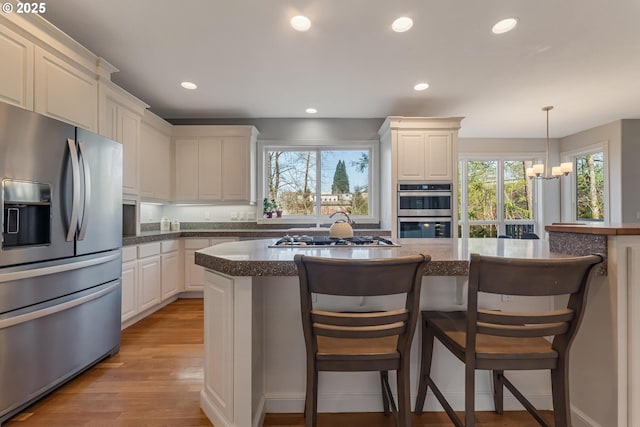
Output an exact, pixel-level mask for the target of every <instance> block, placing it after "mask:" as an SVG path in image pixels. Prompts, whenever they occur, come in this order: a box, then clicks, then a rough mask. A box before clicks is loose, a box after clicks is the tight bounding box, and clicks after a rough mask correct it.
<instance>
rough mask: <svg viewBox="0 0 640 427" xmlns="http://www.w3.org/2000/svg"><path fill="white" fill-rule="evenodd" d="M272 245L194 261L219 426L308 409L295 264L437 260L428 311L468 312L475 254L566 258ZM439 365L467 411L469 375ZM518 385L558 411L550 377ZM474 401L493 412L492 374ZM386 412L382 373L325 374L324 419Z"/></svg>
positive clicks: (204, 403)
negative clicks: (201, 285) (300, 259)
mask: <svg viewBox="0 0 640 427" xmlns="http://www.w3.org/2000/svg"><path fill="white" fill-rule="evenodd" d="M273 243H274V240H273V239H265V240H253V241H241V242H233V243H223V244H220V245H216V246H215V247H211V248H208V249H204V250H201V251H198V252H197V253H196V257H195V262H196V264H199V265H201V266H203V267H205V268H206V269H207V271H206V284H205V291H204V297H205V380H204V381H205V383H204V388H203V391H202V394H201V407H202V409H203V410H204V412H205V413H206V414H207V416H208V417H209V419H210V420H211V421H212V422H213V423H214V424H215V425H216V426H217V427H220V426H238V427H250V426H260V425H262V421H263V418H264V414H265V413H266V412H302V410H303V406H304V390H305V388H304V382H305V356H304V355H305V347H304V341H303V337H302V327H301V321H300V307H299V304H300V303H299V290H298V279H297V272H296V268H295V265H294V262H293V257H294V255H295V254H297V253H302V254H307V255H313V256H323V257H335V258H350V259H371V258H387V257H396V256H404V255H409V254H416V253H424V254H429V255H431V257H432V262H431V263H430V264H429V267H428V270H427V272H426V275H425V278H424V279H423V292H422V296H421V308H423V309H425V308H429V309H434V308H437V309H447V308H451V309H455V308H457V309H460V308H461V307H462V306H463V304H464V295H463V284H464V281H465V277H466V275H467V273H468V266H469V263H468V259H469V254H470V253H474V252H475V253H480V254H483V255H497V256H505V257H514V258H556V257H566V256H567V255H563V254H560V253H555V252H550V251H549V247H548V245H547V243H546V242H545V241H535V240H509V239H459V240H449V239H446V240H445V239H418V240H411V239H401V240H400V241H399V243H400V244H401V245H402V246H400V247H335V246H329V247H319V248H318V247H309V246H307V247H304V246H302V247H282V248H269V247H268V246H269V245H272V244H273ZM322 297H325V298H327V299H322ZM317 298H318V303H319V304H320V305H324V306H326V307H331V308H340V304H341V303H344V299H329V298H328V297H326V296H318V297H317ZM358 303H359V305H360V306H361V307H362V309H363V310H375V309H381V308H385V303H387V304H388V303H389V297H386V299H385V298H382V299H381V298H378V299H376V298H366V299H362V300H361V301H359V302H358ZM518 304H519V301H518V300H517V299H514V300H505V301H502V299H501V298H500V296H499V295H495V296H491V297H490V298H488V299H486V300H484V301H483V305H484V306H485V307H491V308H495V309H509V308H510V307H511V308H512V309H517V308H516V307H518ZM553 305H554V301H553V299H551V298H544V299H540V301H539V302H538V303H536V307H531V306H530V305H529V308H532V309H534V310H540V311H545V310H549V309H552V308H553ZM518 308H519V307H518ZM418 330H419V328H418ZM417 334H419V331H418V332H417ZM417 342H419V336H416V338H415V339H414V345H413V348H412V355H411V360H412V364H411V365H412V366H411V368H412V374H411V378H412V396H411V397H412V400H415V391H416V390H415V389H416V386H417V384H416V383H417V365H418V362H419V349H418V347H419V346H418V345H417V344H416V343H417ZM440 350H441V349H440ZM433 366H434V370H435V371H436V372H440V376H441V377H442V379H441V382H442V381H444V383H443V384H446V386H445V387H444V392H445V394H447V397H449V398H450V399H451V401H452V402H453V404H454V407H458V408H459V407H462V402H463V393H462V391H463V384H464V378H463V377H464V372H463V369H462V368H461V366H460V365H459V363H458V362H457V360H455V359H454V358H452V357H450V356H448V355H446V352H439V350H438V349H436V353H435V355H434V365H433ZM480 375H483V374H480ZM437 376H438V374H436V378H437ZM513 381H514V382H515V383H516V384H517V385H520V386H521V387H523V389H524V391H525V393H527V394H528V395H529V396H530V397H531V399H532V401H533V402H534V404H536V405H537V406H538V407H540V408H543V409H544V408H546V409H549V408H551V396H550V386H549V379H548V375H547V374H546V373H543V372H519V373H517V375H513ZM476 395H477V397H476V402H477V403H476V408H477V409H478V410H492V409H493V400H492V390H491V386H490V381H489V376H488V373H487V375H486V376H482V377H481V378H479V379H478V381H477V386H476ZM505 397H507V396H506V395H505ZM509 397H510V396H509ZM509 397H507V398H506V399H505V408H506V409H510V408H511V409H518V406H517V405H516V404H515V403H514V400H513V398H511V399H510V398H509ZM381 408H382V405H381V399H380V390H379V384H378V379H377V376H376V375H375V374H371V373H355V374H343V373H323V374H322V375H321V378H320V388H319V410H320V412H356V411H381ZM425 409H426V410H441V409H440V408H439V407H438V406H437V405H436V404H435V402H434V399H433V396H431V395H428V396H427V403H426V406H425Z"/></svg>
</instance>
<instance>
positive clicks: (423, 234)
mask: <svg viewBox="0 0 640 427" xmlns="http://www.w3.org/2000/svg"><path fill="white" fill-rule="evenodd" d="M451 197H452V192H451V183H437V184H436V183H411V184H398V237H401V238H449V237H451V224H452V221H451V219H452V215H453V209H452V200H451Z"/></svg>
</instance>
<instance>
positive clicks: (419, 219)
mask: <svg viewBox="0 0 640 427" xmlns="http://www.w3.org/2000/svg"><path fill="white" fill-rule="evenodd" d="M398 222H451V218H450V217H436V216H430V217H417V216H411V217H400V218H398Z"/></svg>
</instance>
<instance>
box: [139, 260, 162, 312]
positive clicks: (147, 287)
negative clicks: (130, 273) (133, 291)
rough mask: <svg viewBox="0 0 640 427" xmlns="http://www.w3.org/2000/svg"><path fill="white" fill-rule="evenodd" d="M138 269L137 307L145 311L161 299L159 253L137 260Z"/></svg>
mask: <svg viewBox="0 0 640 427" xmlns="http://www.w3.org/2000/svg"><path fill="white" fill-rule="evenodd" d="M138 268H139V269H140V273H139V274H140V283H139V287H138V288H139V295H138V296H139V302H140V304H139V309H138V311H145V310H146V309H148V308H151V307H153V306H154V305H156V304H160V301H162V299H161V297H162V295H161V294H162V282H161V281H160V255H155V256H151V257H147V258H143V259H141V260H138Z"/></svg>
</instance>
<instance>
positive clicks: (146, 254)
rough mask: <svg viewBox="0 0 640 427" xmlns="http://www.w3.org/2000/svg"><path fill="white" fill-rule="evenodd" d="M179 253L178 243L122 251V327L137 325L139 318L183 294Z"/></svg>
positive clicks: (163, 243) (172, 241)
mask: <svg viewBox="0 0 640 427" xmlns="http://www.w3.org/2000/svg"><path fill="white" fill-rule="evenodd" d="M180 253H181V252H180V241H179V240H169V241H163V242H152V243H145V244H141V245H137V246H125V247H123V248H122V322H123V324H124V323H125V322H127V321H128V324H132V323H135V322H136V321H137V320H140V319H138V318H136V316H138V317H139V318H142V317H143V315H142V314H143V313H145V315H146V314H149V313H150V312H151V311H153V310H154V308H155V309H158V308H160V307H162V303H163V301H165V300H167V299H169V298H171V297H175V295H176V294H177V293H178V292H180V291H181V290H182V280H181V278H182V275H181V274H180V271H181V270H180V267H181V263H180ZM127 326H128V325H127Z"/></svg>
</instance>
